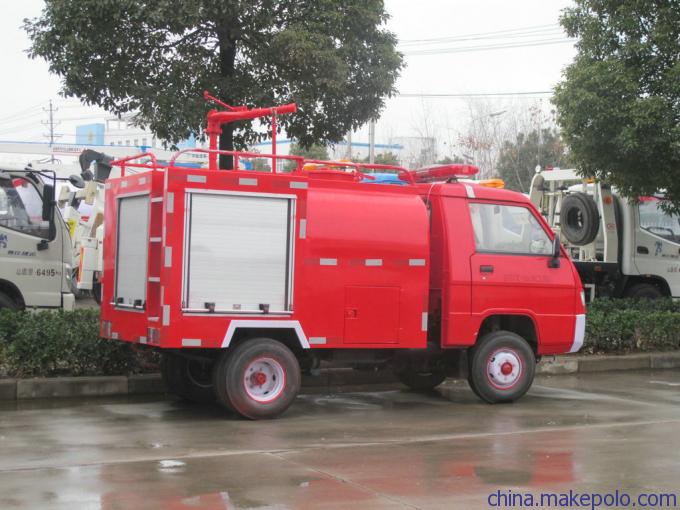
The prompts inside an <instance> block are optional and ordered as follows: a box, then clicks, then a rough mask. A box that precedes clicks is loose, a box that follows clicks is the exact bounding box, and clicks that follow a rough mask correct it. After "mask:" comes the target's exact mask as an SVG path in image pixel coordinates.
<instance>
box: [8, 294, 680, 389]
mask: <svg viewBox="0 0 680 510" xmlns="http://www.w3.org/2000/svg"><path fill="white" fill-rule="evenodd" d="M675 349H680V302H673V301H671V300H658V301H652V302H645V301H643V302H635V301H631V300H621V299H617V300H606V299H602V300H598V301H595V302H594V303H591V304H590V305H589V306H588V316H587V325H586V340H585V345H584V346H583V349H582V352H583V353H607V352H609V353H612V352H618V353H624V352H640V351H665V350H675ZM156 370H158V355H157V354H156V353H154V352H153V351H151V350H148V349H142V348H141V347H138V346H135V345H132V344H128V343H124V342H116V341H112V340H103V339H100V338H99V312H98V310H76V311H75V312H61V311H59V312H51V311H39V312H29V311H26V312H10V311H7V310H0V377H2V376H4V377H8V376H9V377H34V376H41V377H50V376H58V375H73V376H77V375H124V374H130V373H139V372H151V371H156Z"/></svg>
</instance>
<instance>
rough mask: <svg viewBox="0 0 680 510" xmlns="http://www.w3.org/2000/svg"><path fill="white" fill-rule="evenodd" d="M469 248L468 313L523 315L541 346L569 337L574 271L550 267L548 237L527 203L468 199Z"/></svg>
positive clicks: (565, 265)
mask: <svg viewBox="0 0 680 510" xmlns="http://www.w3.org/2000/svg"><path fill="white" fill-rule="evenodd" d="M468 207H469V213H470V219H471V222H472V231H473V235H474V243H475V251H474V253H473V254H472V256H471V257H470V271H471V274H470V282H471V287H472V289H471V295H472V299H471V315H472V318H473V322H475V323H477V324H479V325H481V323H482V321H483V320H484V319H485V318H486V317H488V316H490V315H506V314H507V315H525V316H528V317H531V318H532V319H533V320H534V322H535V326H536V330H537V333H538V335H539V339H540V343H541V345H542V347H543V348H545V346H547V345H549V344H552V345H555V346H557V345H560V346H561V345H562V344H564V345H565V346H566V345H569V344H570V343H571V342H572V339H573V331H574V320H575V319H574V313H575V310H574V307H575V303H576V301H575V297H576V296H575V292H577V289H576V284H575V276H574V272H573V271H572V267H571V264H570V263H568V261H566V260H565V259H561V260H560V262H561V263H560V264H559V265H558V267H551V266H552V265H553V264H551V260H552V240H551V237H550V235H549V234H548V232H547V231H546V230H545V229H544V227H543V226H542V224H541V223H540V222H539V220H538V219H537V218H536V216H535V215H534V214H535V213H534V211H532V210H531V209H530V208H529V207H527V206H525V205H522V204H513V203H489V202H482V201H479V202H469V203H468Z"/></svg>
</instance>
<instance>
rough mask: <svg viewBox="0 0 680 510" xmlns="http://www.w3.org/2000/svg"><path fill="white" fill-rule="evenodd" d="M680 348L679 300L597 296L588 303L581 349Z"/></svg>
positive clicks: (586, 351) (588, 351)
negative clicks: (642, 299) (643, 299)
mask: <svg viewBox="0 0 680 510" xmlns="http://www.w3.org/2000/svg"><path fill="white" fill-rule="evenodd" d="M676 349H680V302H673V301H672V300H671V299H667V300H665V299H659V300H656V301H634V300H630V299H599V300H595V301H594V302H593V303H591V304H589V305H588V315H587V320H586V339H585V344H584V346H583V349H582V351H581V352H583V353H606V352H619V353H625V352H643V351H670V350H676Z"/></svg>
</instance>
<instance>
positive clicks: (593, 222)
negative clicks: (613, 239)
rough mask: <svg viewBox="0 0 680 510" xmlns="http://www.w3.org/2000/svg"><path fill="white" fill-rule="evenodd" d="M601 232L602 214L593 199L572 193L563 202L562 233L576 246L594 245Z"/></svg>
mask: <svg viewBox="0 0 680 510" xmlns="http://www.w3.org/2000/svg"><path fill="white" fill-rule="evenodd" d="M599 230H600V213H599V211H598V209H597V204H596V203H595V200H593V197H591V196H590V195H587V194H586V193H570V194H569V195H567V196H566V197H564V200H562V207H561V208H560V231H561V232H562V234H563V235H564V237H565V239H566V240H567V241H569V242H570V243H571V244H573V245H575V246H585V245H586V244H590V243H592V242H593V241H594V240H595V238H596V237H597V233H598V231H599Z"/></svg>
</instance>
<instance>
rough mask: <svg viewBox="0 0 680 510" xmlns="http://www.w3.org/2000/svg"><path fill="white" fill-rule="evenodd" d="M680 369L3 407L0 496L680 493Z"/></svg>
mask: <svg viewBox="0 0 680 510" xmlns="http://www.w3.org/2000/svg"><path fill="white" fill-rule="evenodd" d="M679 387H680V373H678V372H677V371H670V370H669V371H645V372H628V373H619V374H616V373H609V374H588V375H581V376H560V377H552V378H541V379H538V380H537V382H536V384H535V386H534V388H533V389H532V391H531V392H530V393H529V395H528V396H527V397H525V398H524V399H523V400H522V401H520V402H518V403H516V404H512V405H501V406H488V405H485V404H482V403H480V402H479V401H478V400H477V399H476V398H475V397H474V396H473V394H472V393H471V392H470V391H469V390H468V388H467V386H466V384H464V383H462V382H453V381H452V382H448V383H447V384H446V385H445V386H444V387H443V388H442V389H441V390H439V391H437V392H433V393H431V394H417V393H412V392H409V391H389V392H380V393H353V394H342V395H305V396H301V397H299V398H298V401H297V402H296V404H295V405H294V406H293V408H291V410H290V411H289V412H288V413H286V415H284V416H283V417H282V418H281V419H279V420H275V421H264V422H248V421H244V420H241V419H238V418H236V417H234V416H230V415H228V414H225V413H224V412H223V411H222V410H220V409H218V408H213V407H201V406H197V405H191V404H188V403H184V402H176V401H173V400H160V399H157V398H111V399H103V398H99V399H89V400H60V401H51V402H37V401H32V402H19V403H12V404H3V405H2V406H0V508H2V509H11V508H22V509H25V508H39V509H44V508H55V509H69V510H71V509H89V508H92V509H108V510H117V509H128V508H132V509H147V508H148V509H155V508H163V509H170V510H173V509H205V510H207V509H209V510H218V509H219V510H226V509H229V510H233V509H242V508H261V509H264V508H267V509H287V508H291V509H292V508H295V509H297V508H337V509H345V508H352V507H355V508H362V509H363V508H371V509H373V508H461V509H467V508H488V504H487V497H488V495H489V494H490V493H492V492H495V491H497V490H513V491H520V492H534V493H536V492H538V491H539V490H547V491H555V492H559V491H569V489H574V490H579V491H613V490H615V489H617V488H619V489H623V490H627V491H630V492H631V493H635V492H640V491H643V490H666V491H673V492H676V493H678V492H679V491H680V487H679V486H680V482H679V480H680V453H678V452H680V448H678V447H679V446H680V438H679V437H678V436H679V434H678V430H679V425H680V407H679V406H678V404H680V391H679Z"/></svg>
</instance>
